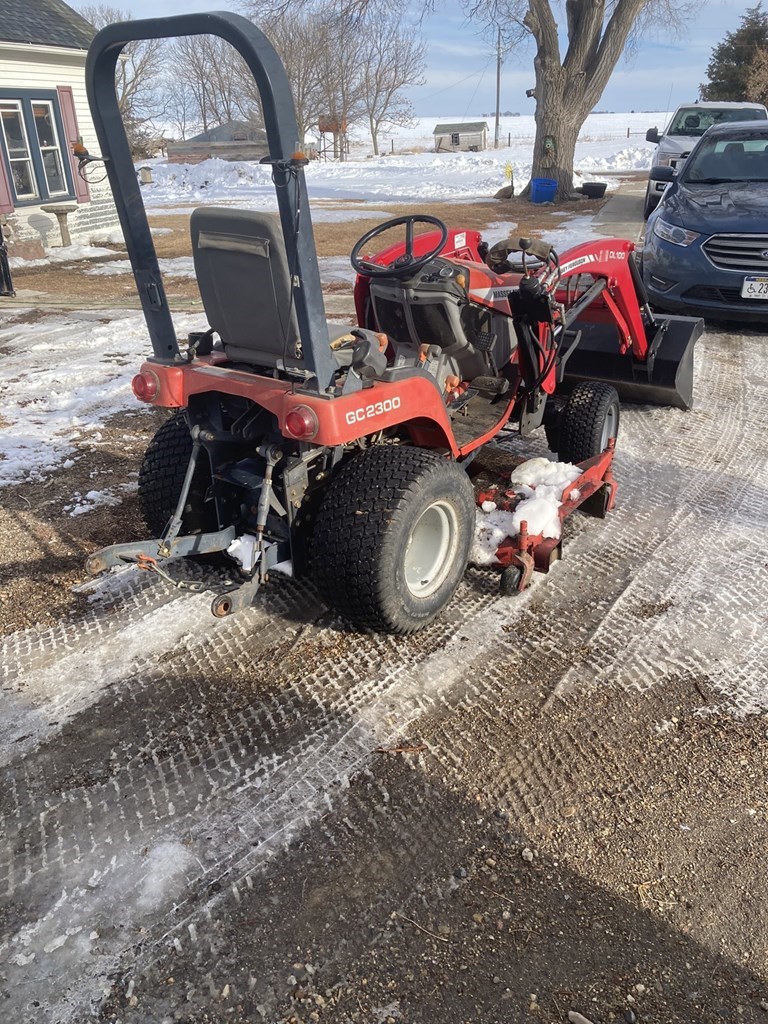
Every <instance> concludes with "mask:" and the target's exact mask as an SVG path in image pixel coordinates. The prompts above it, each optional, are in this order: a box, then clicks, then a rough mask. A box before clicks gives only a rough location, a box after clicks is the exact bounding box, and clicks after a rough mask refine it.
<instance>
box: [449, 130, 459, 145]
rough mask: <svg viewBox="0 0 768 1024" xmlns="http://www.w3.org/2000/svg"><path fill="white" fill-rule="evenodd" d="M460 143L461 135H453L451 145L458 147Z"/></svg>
mask: <svg viewBox="0 0 768 1024" xmlns="http://www.w3.org/2000/svg"><path fill="white" fill-rule="evenodd" d="M460 142H461V138H460V137H459V133H458V132H454V133H453V135H451V145H452V146H458V145H459V143H460Z"/></svg>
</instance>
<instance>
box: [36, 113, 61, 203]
mask: <svg viewBox="0 0 768 1024" xmlns="http://www.w3.org/2000/svg"><path fill="white" fill-rule="evenodd" d="M32 117H33V118H34V120H35V133H36V135H37V144H38V145H39V146H40V155H41V157H42V160H43V174H44V175H45V184H46V186H47V188H48V195H49V196H62V195H66V194H67V179H66V178H65V177H64V163H63V161H62V158H61V145H60V143H59V133H58V132H57V131H56V119H55V117H54V113H53V103H51V101H50V100H38V101H33V103H32Z"/></svg>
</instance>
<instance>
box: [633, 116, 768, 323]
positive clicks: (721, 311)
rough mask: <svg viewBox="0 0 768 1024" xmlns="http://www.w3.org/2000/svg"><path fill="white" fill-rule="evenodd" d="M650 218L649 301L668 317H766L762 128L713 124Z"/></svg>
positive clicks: (767, 138)
mask: <svg viewBox="0 0 768 1024" xmlns="http://www.w3.org/2000/svg"><path fill="white" fill-rule="evenodd" d="M651 178H652V179H653V180H654V181H667V182H669V184H668V185H667V188H666V189H665V191H664V195H663V196H662V199H661V202H660V203H659V205H658V206H657V207H656V209H655V211H654V212H653V213H652V214H651V216H650V217H649V218H648V225H647V227H646V232H645V245H644V248H643V257H642V266H643V282H644V284H645V287H646V290H647V292H648V298H649V299H650V302H651V304H652V305H653V306H654V307H655V308H656V309H660V310H667V311H669V312H673V313H690V314H694V315H696V316H704V317H712V318H720V319H738V320H751V321H755V320H761V321H766V320H768V125H766V122H765V121H746V122H742V123H740V124H720V125H714V126H713V127H712V128H710V129H709V130H708V131H707V132H706V133H705V134H704V135H703V136H702V137H701V139H699V141H698V143H697V144H696V146H695V147H694V149H693V150H692V151H691V155H690V156H689V157H688V159H687V160H686V162H685V164H684V165H683V167H682V168H681V170H680V172H679V174H675V173H674V172H673V170H672V168H671V167H655V168H653V170H652V171H651Z"/></svg>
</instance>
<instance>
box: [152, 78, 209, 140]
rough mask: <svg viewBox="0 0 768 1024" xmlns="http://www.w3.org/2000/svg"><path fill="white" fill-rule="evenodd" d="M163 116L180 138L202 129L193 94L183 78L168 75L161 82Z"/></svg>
mask: <svg viewBox="0 0 768 1024" xmlns="http://www.w3.org/2000/svg"><path fill="white" fill-rule="evenodd" d="M161 89H162V96H163V103H164V106H163V117H164V119H165V121H166V122H167V124H168V125H169V127H170V128H172V129H173V132H174V136H175V137H177V138H179V139H181V140H182V141H183V140H184V139H187V138H189V137H190V136H192V135H197V133H198V132H200V131H202V126H201V124H200V121H199V120H198V108H197V101H196V99H195V94H194V92H193V91H192V89H191V88H190V85H189V82H187V80H186V79H185V78H177V77H176V76H175V75H168V76H167V77H166V78H165V79H164V80H163V83H162V86H161Z"/></svg>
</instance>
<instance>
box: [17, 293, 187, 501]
mask: <svg viewBox="0 0 768 1024" xmlns="http://www.w3.org/2000/svg"><path fill="white" fill-rule="evenodd" d="M107 318H108V320H109V322H107V323H104V322H102V321H103V320H104V319H107ZM174 322H175V325H176V329H177V334H178V336H179V337H180V338H183V337H185V336H186V335H187V334H188V333H189V332H190V331H194V330H204V329H205V327H206V320H205V317H204V316H202V315H201V314H185V315H175V316H174ZM0 345H2V348H3V352H4V354H3V359H2V362H1V363H0V389H1V390H2V392H3V409H2V415H3V421H4V423H3V430H2V433H1V434H0V487H3V486H7V485H8V484H14V483H21V482H23V481H29V482H39V481H41V480H44V479H45V477H46V476H47V474H48V473H50V472H51V471H52V470H54V469H56V468H57V467H59V466H61V465H62V464H63V463H65V462H69V461H70V460H72V459H73V456H74V455H75V454H76V447H75V446H76V445H80V446H83V445H86V446H93V445H94V444H96V443H97V442H98V436H99V435H98V431H99V429H100V428H101V425H102V422H103V421H104V420H105V419H106V418H108V417H109V416H111V415H113V414H114V413H116V412H120V411H122V410H124V409H132V410H136V411H138V410H140V411H145V412H146V411H149V410H148V408H147V406H144V405H142V404H140V403H139V402H137V401H136V399H135V398H134V396H133V393H132V391H131V379H132V377H133V376H134V374H135V373H136V370H137V369H138V366H139V365H140V364H141V362H142V360H143V359H145V358H147V357H148V356H149V355H150V354H151V351H152V349H151V345H150V342H149V337H148V334H147V328H146V325H145V323H144V318H143V316H142V315H141V314H139V313H134V314H129V315H126V314H124V313H120V312H110V311H102V310H99V311H96V312H88V311H83V312H72V313H67V314H65V315H61V314H53V315H51V316H46V317H43V318H41V319H39V320H38V321H37V322H35V323H32V324H25V323H11V324H9V325H8V326H4V327H3V326H0Z"/></svg>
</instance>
